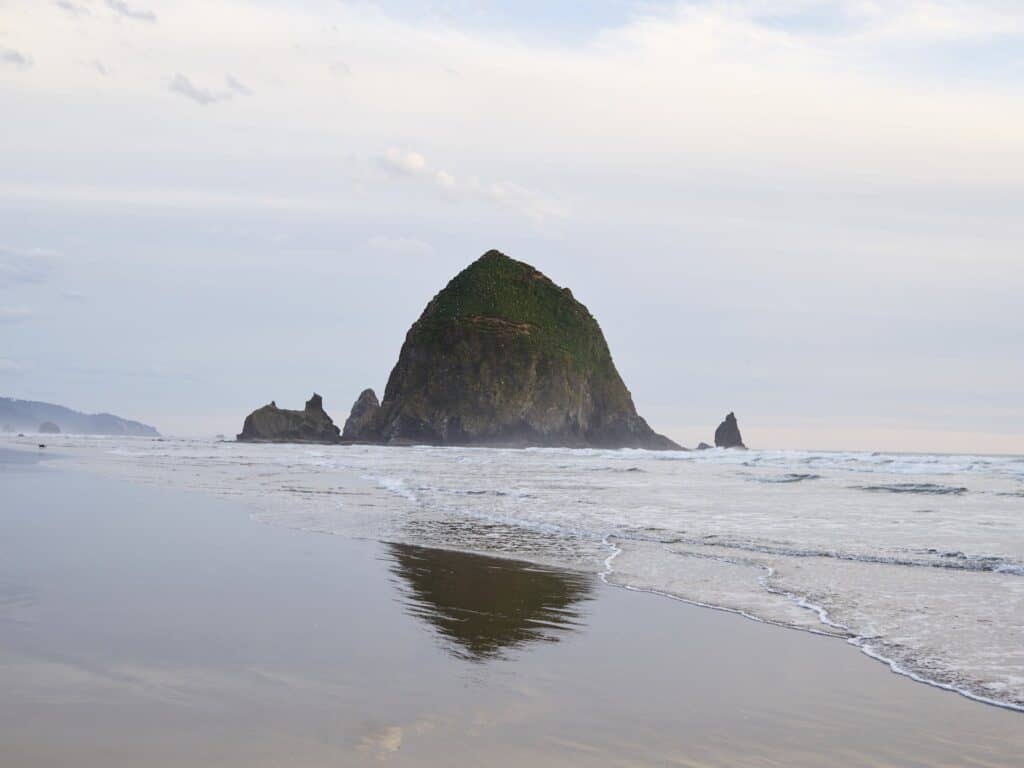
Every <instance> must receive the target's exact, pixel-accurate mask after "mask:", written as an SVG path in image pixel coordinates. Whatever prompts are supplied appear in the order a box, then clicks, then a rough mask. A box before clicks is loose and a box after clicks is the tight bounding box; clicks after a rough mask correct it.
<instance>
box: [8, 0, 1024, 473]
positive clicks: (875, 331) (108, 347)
mask: <svg viewBox="0 0 1024 768" xmlns="http://www.w3.org/2000/svg"><path fill="white" fill-rule="evenodd" d="M443 7H444V10H443V11H439V10H436V7H435V5H434V4H431V3H426V2H419V1H418V0H385V1H383V2H378V3H368V2H337V1H336V0H292V1H291V2H284V1H283V0H259V2H241V0H203V1H202V2H200V0H173V1H172V0H54V1H53V2H50V1H48V0H47V1H44V0H0V111H2V114H3V116H4V118H3V121H4V127H3V132H2V141H0V395H6V396H13V397H19V398H24V399H35V400H45V401H50V402H55V403H60V404H63V405H67V406H69V407H72V408H76V409H80V410H86V411H110V412H113V413H116V414H118V415H120V416H123V417H126V418H132V419H139V420H141V421H144V422H146V423H150V424H154V425H155V426H157V427H158V428H160V429H161V430H162V431H163V432H165V433H168V434H201V435H212V434H214V433H217V432H223V433H227V434H234V433H235V432H237V431H238V430H239V429H240V427H241V423H242V419H243V417H244V416H245V414H246V413H248V412H249V411H251V410H252V409H253V408H255V407H257V406H259V405H261V404H263V403H266V402H268V401H269V400H271V399H274V400H276V401H277V402H278V404H280V405H282V406H287V407H301V404H302V402H304V400H305V399H306V398H308V396H309V394H310V392H312V391H313V390H316V391H318V392H320V393H321V394H323V395H324V397H325V401H326V405H327V409H328V411H329V412H330V413H331V414H332V416H334V418H335V421H337V422H339V423H340V422H342V421H344V418H345V416H346V415H347V412H348V409H349V407H350V405H351V404H352V401H353V400H355V398H356V396H357V395H358V393H359V392H360V391H361V390H362V389H363V388H365V387H373V388H375V389H376V390H377V391H378V393H379V392H381V391H382V390H383V387H384V383H385V381H386V379H387V375H388V373H389V372H390V370H391V367H392V365H393V364H394V362H395V360H396V359H397V356H398V349H399V346H400V344H401V341H402V339H403V336H404V334H405V331H406V330H407V329H408V326H409V325H410V324H411V323H412V322H413V320H415V319H416V317H417V316H418V315H419V313H420V312H421V311H422V309H423V307H424V306H425V304H426V302H427V301H428V300H429V299H430V298H431V297H432V296H433V294H434V293H436V292H437V291H438V290H439V289H440V288H442V287H443V286H444V284H445V283H446V281H447V280H448V279H450V278H451V277H452V276H453V275H454V274H455V273H456V272H458V271H459V270H460V269H461V268H462V267H464V266H465V265H467V264H468V263H470V262H471V261H473V260H474V259H475V258H477V257H478V256H479V255H480V254H482V253H483V252H484V251H486V250H488V249H489V248H497V249H499V250H501V251H503V252H505V253H507V254H508V255H510V256H512V257H513V258H517V259H520V260H522V261H526V262H529V263H531V264H533V265H534V266H536V267H537V268H539V269H540V270H542V271H543V272H545V273H546V274H547V275H549V276H550V277H551V278H552V279H553V280H555V281H556V282H557V283H559V284H561V285H567V286H569V287H571V288H572V290H573V293H574V294H575V295H576V297H577V298H579V299H580V300H581V301H583V302H584V303H585V304H586V305H587V306H588V307H589V309H590V310H591V311H592V312H593V314H594V315H595V316H596V317H597V319H598V321H599V322H600V324H601V327H602V329H603V330H604V333H605V335H606V337H607V339H608V342H609V344H610V346H611V350H612V354H613V356H614V358H615V361H616V363H617V365H618V368H619V370H620V372H621V373H622V376H623V378H624V379H625V381H626V384H627V386H629V388H630V389H631V391H632V393H633V396H634V400H635V401H636V404H637V408H638V410H639V411H640V413H641V414H642V415H643V416H645V417H646V418H647V419H648V421H649V422H650V423H651V425H652V426H653V427H654V428H655V429H657V430H658V431H660V432H663V433H665V434H667V435H669V436H671V437H672V438H674V439H676V440H678V441H680V442H681V443H683V444H684V445H689V446H693V445H695V444H696V443H697V442H698V441H699V440H708V439H709V438H710V437H711V435H712V434H713V431H714V427H715V426H716V425H717V423H718V421H719V420H720V419H721V417H722V416H723V415H724V414H725V413H726V412H728V411H730V410H735V411H736V413H737V415H738V416H739V418H740V426H741V428H742V429H743V432H744V436H745V437H746V439H747V442H748V443H749V444H750V445H752V446H755V447H807V448H864V449H873V450H934V451H950V452H956V451H976V452H1010V453H1021V452H1024V443H1022V440H1021V436H1022V434H1024V405H1022V402H1021V382H1024V355H1022V354H1021V352H1022V338H1024V337H1022V310H1021V298H1020V297H1021V296H1022V295H1024V256H1022V252H1021V243H1022V242H1024V216H1021V210H1022V208H1024V131H1021V129H1020V128H1021V126H1022V125H1024V99H1022V98H1021V93H1022V90H1021V87H1022V84H1024V6H1022V5H1021V4H1020V3H1017V2H1009V1H1006V0H977V1H974V2H957V1H955V0H915V1H914V2H897V1H896V0H772V1H769V0H733V1H729V0H704V1H701V2H657V1H654V2H629V1H628V0H595V2H594V3H590V4H588V6H587V10H586V11H583V10H578V9H571V8H560V7H556V4H551V3H540V2H534V1H533V0H529V1H528V2H521V3H515V4H512V3H508V4H498V3H491V2H469V1H468V0H466V1H464V2H460V1H459V0H455V1H454V2H449V3H446V4H444V5H443Z"/></svg>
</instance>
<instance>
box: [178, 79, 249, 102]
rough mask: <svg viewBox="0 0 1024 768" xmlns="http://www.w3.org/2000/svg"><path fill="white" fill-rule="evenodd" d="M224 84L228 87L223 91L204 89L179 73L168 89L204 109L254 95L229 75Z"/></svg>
mask: <svg viewBox="0 0 1024 768" xmlns="http://www.w3.org/2000/svg"><path fill="white" fill-rule="evenodd" d="M224 82H225V83H226V86H227V87H226V88H225V89H223V90H215V89H212V88H202V87H200V86H198V85H196V84H195V83H193V82H192V81H191V80H190V79H188V78H187V77H185V75H183V74H181V73H180V72H178V73H177V74H175V76H174V77H173V78H172V79H171V82H170V83H169V84H168V86H167V87H168V88H169V89H170V90H171V91H173V92H174V93H177V94H179V95H181V96H184V97H185V98H187V99H191V100H192V101H194V102H196V104H200V105H202V106H204V107H205V106H207V105H209V104H218V103H220V102H224V101H231V99H233V98H234V97H235V96H248V95H249V94H251V93H252V91H250V90H249V88H248V87H247V86H246V85H245V84H244V83H242V82H241V81H239V80H237V79H236V78H234V77H232V76H231V75H228V76H227V77H226V78H225V79H224Z"/></svg>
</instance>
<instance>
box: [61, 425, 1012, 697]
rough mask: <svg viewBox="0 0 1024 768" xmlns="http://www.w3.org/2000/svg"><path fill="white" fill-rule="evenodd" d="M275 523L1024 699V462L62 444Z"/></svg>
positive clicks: (84, 460) (74, 453)
mask: <svg viewBox="0 0 1024 768" xmlns="http://www.w3.org/2000/svg"><path fill="white" fill-rule="evenodd" d="M54 443H55V445H54V446H53V447H54V448H56V449H57V450H60V451H63V452H65V453H66V454H68V455H69V456H70V458H71V459H72V463H73V464H76V465H87V466H90V467H93V468H100V469H104V470H108V471H111V472H115V473H118V474H122V475H128V476H131V477H135V478H138V479H142V480H145V481H147V482H152V483H157V484H169V485H175V486H181V487H188V488H194V489H199V490H203V491H207V492H212V493H215V494H218V495H221V496H226V497H233V498H240V499H244V500H245V501H246V503H247V504H250V505H252V506H253V507H254V508H255V509H256V510H257V511H256V514H257V516H258V518H259V519H260V520H262V521H264V522H268V523H273V524H276V525H282V526H286V527H291V528H299V529H304V530H310V531H319V532H326V533H335V534H343V535H348V536H355V537H364V538H373V539H379V540H383V541H389V542H395V543H408V544H418V545H427V546H433V547H441V548H450V549H460V550H466V551H473V552H481V553H492V554H496V555H501V556H504V557H517V558H522V559H525V560H529V561H531V562H535V563H542V564H547V565H554V566H559V567H568V568H573V569H582V570H587V571H590V572H592V573H603V574H604V575H605V576H606V578H607V579H608V580H609V581H611V582H613V583H617V584H621V585H626V586H631V587H634V588H637V589H643V590H650V591H655V592H662V593H665V594H669V595H673V596H676V597H680V598H683V599H685V600H689V601H693V602H696V603H700V604H705V605H712V606H715V607H721V608H726V609H729V610H733V611H737V612H741V613H744V614H746V615H748V616H752V617H755V618H758V619H761V620H764V621H768V622H772V623H777V624H781V625H785V626H791V627H796V628H800V629H805V630H810V631H814V632H823V633H827V634H834V635H838V636H841V637H845V638H848V639H849V640H851V642H854V643H856V644H857V645H859V646H860V647H862V648H863V649H864V650H865V651H866V652H868V653H869V654H871V655H874V656H877V657H880V658H883V659H886V660H887V661H889V662H890V663H891V664H892V665H893V666H894V668H896V669H898V670H900V671H903V672H906V673H908V674H911V675H913V676H915V677H918V678H920V679H924V680H927V681H930V682H933V683H936V684H940V685H945V686H949V687H952V688H955V689H957V690H959V691H961V692H964V693H967V694H969V695H972V696H975V697H978V698H981V699H984V700H987V701H993V702H997V703H1000V704H1003V705H1008V706H1016V707H1024V458H1021V457H999V456H939V455H916V456H912V455H898V454H874V453H871V454H869V453H823V452H818V453H815V452H796V451H748V452H729V451H719V450H712V451H702V452H692V453H675V452H668V453H651V452H645V451H579V450H557V449H542V450H525V451H523V450H518V451H517V450H492V449H455V448H447V449H442V448H428V447H417V448H377V447H365V446H345V447H321V446H295V445H290V446H288V445H242V444H236V443H214V442H204V441H185V440H164V441H151V440H138V439H96V438H74V437H62V438H61V439H60V440H57V441H54Z"/></svg>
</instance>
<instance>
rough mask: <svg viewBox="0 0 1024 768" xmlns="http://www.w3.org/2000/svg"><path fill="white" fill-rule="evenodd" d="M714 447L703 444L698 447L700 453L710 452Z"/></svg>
mask: <svg viewBox="0 0 1024 768" xmlns="http://www.w3.org/2000/svg"><path fill="white" fill-rule="evenodd" d="M713 447H714V446H711V445H708V444H707V443H701V444H700V445H698V446H697V450H698V451H709V450H711V448H713Z"/></svg>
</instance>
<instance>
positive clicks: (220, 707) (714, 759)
mask: <svg viewBox="0 0 1024 768" xmlns="http://www.w3.org/2000/svg"><path fill="white" fill-rule="evenodd" d="M0 471H3V472H6V473H9V474H8V476H7V478H5V480H9V481H11V482H5V487H6V489H7V493H8V494H10V493H12V492H17V493H18V495H17V497H16V498H15V502H16V503H15V506H14V507H13V508H11V507H8V508H7V511H6V512H3V513H0V532H2V533H3V534H5V535H6V536H7V537H8V539H9V540H16V541H18V542H19V544H20V545H21V546H20V547H19V549H18V551H16V552H12V555H11V558H10V560H9V562H8V564H7V565H6V566H5V567H0V598H7V599H6V600H0V680H3V682H4V686H3V687H4V690H5V694H4V695H3V696H0V703H3V704H4V711H5V712H6V713H7V717H6V718H5V719H4V720H0V731H6V729H8V728H15V729H16V730H13V731H6V732H2V733H0V736H2V737H3V738H0V744H5V745H6V746H4V747H0V755H8V756H10V757H11V759H12V762H16V763H17V764H19V765H23V766H27V767H28V768H35V767H36V766H39V767H40V768H41V767H42V766H49V765H56V764H62V761H61V760H55V759H52V758H51V759H44V758H42V757H40V756H41V755H45V754H50V755H52V754H54V753H53V752H52V750H54V749H57V748H58V747H59V746H60V745H62V744H66V747H67V749H68V750H71V751H72V752H74V754H75V755H76V756H78V757H79V758H80V759H78V760H77V764H79V765H82V766H83V767H84V768H92V766H96V768H99V766H101V765H102V766H106V765H109V764H112V763H118V762H119V761H118V760H112V759H111V758H110V754H109V752H106V751H104V750H108V749H114V748H115V746H116V748H117V749H118V750H120V751H121V753H122V754H123V753H124V750H127V751H128V752H129V753H131V754H135V753H138V754H147V755H150V756H152V755H153V754H156V758H154V759H152V760H148V761H147V762H148V764H150V765H154V766H160V767H161V768H162V766H164V765H167V766H170V765H180V764H182V763H185V762H188V761H192V762H199V763H200V764H202V763H204V762H210V759H209V755H210V754H217V755H220V756H221V757H220V758H219V759H218V760H217V761H216V762H218V764H220V765H225V766H234V765H235V764H238V765H242V764H245V765H252V766H263V765H266V766H270V765H280V764H282V763H285V762H287V764H290V765H295V766H305V765H311V766H312V765H320V764H323V763H324V762H326V761H329V759H334V760H341V761H342V762H345V763H347V764H353V765H363V764H366V765H377V764H380V763H381V762H382V761H383V762H385V763H391V764H394V765H437V766H442V765H444V766H453V765H458V766H462V765H466V766H469V765H478V764H482V763H488V764H491V765H495V766H506V765H508V766H512V765H521V764H523V763H524V762H527V761H532V762H539V763H540V764H543V765H574V766H576V765H583V766H595V767H600V766H606V765H608V766H611V765H623V764H626V763H628V762H629V761H632V762H631V763H630V764H637V763H651V764H664V763H665V762H669V761H671V760H674V759H678V758H679V757H680V756H682V755H686V756H687V759H688V760H689V763H688V764H693V765H720V764H729V765H736V766H745V765H750V766H753V765H763V764H764V760H765V759H772V760H775V761H776V762H782V763H785V764H788V765H792V766H812V765H819V764H820V763H821V761H822V759H824V758H823V755H824V754H826V752H827V754H829V755H830V756H832V757H830V761H831V762H832V763H833V764H836V765H844V766H845V765H850V766H854V765H907V764H928V765H952V764H956V763H957V762H960V758H961V757H964V756H966V757H964V759H968V758H969V759H972V760H974V761H975V763H976V764H979V765H988V766H1007V768H1008V766H1010V765H1013V764H1014V763H1015V760H1016V757H1017V756H1018V755H1019V753H1020V751H1021V750H1022V749H1024V733H1022V732H1021V731H1020V728H1019V720H1018V719H1017V715H1016V714H1015V713H1007V714H1005V715H1004V714H1003V713H1002V710H1001V709H997V708H992V707H977V706H976V703H975V702H972V701H968V700H966V699H964V698H963V697H959V696H949V695H947V693H948V692H946V691H940V690H937V689H935V688H934V687H932V686H925V685H913V684H912V682H911V681H910V680H908V679H905V678H904V677H902V676H897V675H893V674H892V673H891V672H889V671H888V670H886V669H884V668H882V667H880V666H879V665H878V664H874V663H871V660H870V659H865V658H863V654H861V653H853V651H852V649H847V647H846V646H847V644H845V643H844V644H838V643H824V642H819V639H820V638H821V637H822V635H820V634H819V635H810V634H808V633H800V632H783V631H781V630H782V628H779V627H776V626H771V625H768V624H766V623H764V622H760V621H753V622H749V621H741V620H740V619H741V618H742V617H740V616H735V617H734V616H729V615H728V613H727V612H725V611H720V610H711V611H707V610H701V609H700V608H698V607H695V606H688V605H686V604H683V605H679V604H677V601H668V600H664V599H663V596H662V595H655V594H649V595H647V596H645V595H644V594H642V592H641V591H640V590H634V591H637V592H640V593H639V594H633V595H630V594H626V592H627V591H628V590H625V589H613V588H612V587H615V586H617V585H615V584H610V583H605V581H604V580H603V579H601V578H600V576H593V575H583V574H579V573H576V574H573V573H570V572H565V571H562V570H560V569H551V568H545V567H540V566H536V565H534V564H532V563H524V562H521V561H517V560H514V559H512V558H508V559H503V558H494V557H486V556H477V555H468V554H461V553H453V552H450V551H447V550H436V549H425V548H422V547H416V546H411V545H402V544H399V545H386V544H380V543H376V542H371V541H356V540H351V539H346V538H343V537H340V536H314V535H311V534H310V533H309V532H305V531H299V530H294V529H292V530H290V529H285V528H281V527H278V526H273V525H266V524H263V525H261V524H259V521H258V520H254V519H253V517H252V515H251V513H250V511H249V509H247V507H246V505H245V504H240V503H237V502H230V501H225V500H221V499H212V498H210V497H208V496H205V495H201V496H199V497H197V496H194V495H192V494H185V493H184V492H182V491H178V490H175V489H171V488H153V487H144V486H142V485H139V484H132V483H126V482H125V481H124V480H123V479H120V480H119V479H116V478H109V477H102V476H97V475H96V474H94V473H89V472H78V471H74V470H71V471H69V470H67V469H66V468H65V467H62V466H45V465H44V466H41V467H39V466H36V467H27V468H26V467H24V465H18V466H15V467H11V466H8V467H7V468H0ZM19 488H20V490H19ZM19 499H20V501H19ZM68 501H71V503H70V504H69V503H68ZM25 503H31V504H32V505H33V506H32V507H31V509H29V508H27V507H25V506H24V504H25ZM19 508H20V509H21V510H22V511H21V512H19V511H18V509H19ZM154 546H156V547H157V548H156V549H154ZM12 567H13V568H14V569H13V570H12ZM446 574H448V575H446ZM451 576H457V578H455V580H454V581H453V580H452V578H451ZM15 577H16V578H15ZM538 580H539V581H538ZM482 584H486V585H487V587H486V589H484V590H483V592H480V591H479V589H477V587H478V586H479V585H482ZM591 584H592V586H588V585H591ZM524 590H525V591H524ZM503 594H505V595H508V596H510V597H512V598H513V599H511V602H509V601H508V600H505V599H503V598H502V599H497V598H496V596H500V595H503ZM531 595H532V596H533V597H529V596H531ZM524 598H525V599H526V602H525V605H526V606H527V609H526V610H527V612H526V613H522V612H521V611H520V608H519V607H517V606H522V605H524V603H523V599H524ZM481 600H483V602H480V601H481ZM678 602H683V601H678ZM492 604H493V605H496V606H498V607H499V609H500V610H499V611H498V613H495V614H490V613H489V612H488V606H491V605H492ZM531 606H532V607H531ZM467 620H468V623H467ZM12 622H13V623H12ZM623 648H628V649H630V652H629V653H628V654H625V655H623V654H622V653H621V650H622V649H623ZM55 663H57V664H58V666H54V665H55ZM20 670H21V671H20ZM83 707H84V708H85V711H88V712H90V713H91V714H90V718H91V720H90V722H92V723H93V725H92V726H91V728H90V730H89V734H90V735H89V736H88V740H87V741H84V742H83V741H80V740H79V738H80V737H79V736H78V735H76V734H78V730H77V729H76V727H75V726H73V725H72V723H75V722H79V721H80V718H81V716H82V713H83V710H82V708H83ZM439 707H440V709H439ZM229 713H230V714H229ZM26 717H29V718H31V722H33V723H35V725H28V723H29V721H28V720H24V718H26ZM65 717H66V718H69V719H68V720H67V721H66V722H65V720H64V718H65ZM481 717H482V718H483V720H481V719H480V718H481ZM225 718H227V719H225ZM266 718H270V720H267V722H266V723H265V725H264V726H262V728H263V730H264V731H266V732H265V733H261V732H260V729H261V726H260V723H261V722H263V721H264V720H265V719H266ZM5 722H6V725H5V724H4V723H5ZM18 723H21V726H20V728H18ZM130 723H134V725H131V726H129V724H130ZM186 728H187V729H188V733H189V735H188V736H187V737H186V738H180V739H177V743H175V745H174V746H171V745H170V742H167V741H166V739H167V738H169V737H171V736H173V735H174V734H177V733H178V732H179V730H180V729H186ZM322 728H327V729H328V730H327V731H323V733H334V732H337V736H336V737H335V736H331V737H330V738H327V740H326V741H323V740H322V739H321V737H320V736H317V734H318V733H320V732H321V731H320V730H318V729H322ZM25 729H27V730H25ZM33 734H39V736H38V740H37V739H36V737H35V736H34V735H33ZM44 734H45V736H44ZM936 734H941V735H942V738H941V739H939V740H935V739H934V738H933V737H934V736H936ZM182 735H184V731H182ZM81 738H86V737H85V735H84V733H83V734H82V736H81ZM453 738H454V739H456V741H454V742H453ZM104 744H106V745H107V746H105V747H103V749H102V750H101V749H100V747H101V746H102V745H104ZM453 744H458V746H457V747H454V748H453V746H452V745H453ZM55 745H56V746H55ZM200 748H202V749H203V750H211V752H203V754H205V755H206V756H207V757H206V758H205V759H197V754H196V753H195V752H194V750H197V749H200ZM453 749H455V753H454V754H453V753H452V750H453ZM162 750H166V752H163V751H162ZM253 750H256V752H255V753H254V752H253ZM281 750H292V751H291V752H289V753H288V755H289V757H288V759H285V757H284V755H285V752H282V751H281ZM101 752H102V754H101ZM70 753H71V752H69V753H68V754H70ZM62 754H63V753H62ZM296 755H299V757H296ZM157 758H159V759H157ZM120 762H121V763H123V762H124V760H123V759H122V760H121V761H120Z"/></svg>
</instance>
